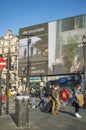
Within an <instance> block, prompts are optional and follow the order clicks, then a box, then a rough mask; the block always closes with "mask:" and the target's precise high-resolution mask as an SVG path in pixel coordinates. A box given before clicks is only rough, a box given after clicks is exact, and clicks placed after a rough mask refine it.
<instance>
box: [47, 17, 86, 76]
mask: <svg viewBox="0 0 86 130" xmlns="http://www.w3.org/2000/svg"><path fill="white" fill-rule="evenodd" d="M85 17H86V16H85V15H82V16H76V17H72V18H67V19H63V20H58V21H54V22H50V23H49V25H48V39H49V42H48V46H49V47H48V51H49V54H48V74H52V75H53V74H68V73H83V72H84V55H83V45H82V38H83V35H85V34H86V20H85V19H86V18H85Z"/></svg>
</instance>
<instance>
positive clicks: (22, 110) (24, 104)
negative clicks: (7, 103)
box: [15, 96, 29, 127]
mask: <svg viewBox="0 0 86 130" xmlns="http://www.w3.org/2000/svg"><path fill="white" fill-rule="evenodd" d="M28 104H29V96H17V97H16V101H15V122H16V125H17V126H18V127H28V126H29V108H28Z"/></svg>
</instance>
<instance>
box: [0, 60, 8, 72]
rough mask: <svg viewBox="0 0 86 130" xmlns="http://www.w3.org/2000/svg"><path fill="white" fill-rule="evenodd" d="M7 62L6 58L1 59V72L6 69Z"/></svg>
mask: <svg viewBox="0 0 86 130" xmlns="http://www.w3.org/2000/svg"><path fill="white" fill-rule="evenodd" d="M6 65H7V63H6V60H5V59H4V58H0V70H2V69H4V68H6Z"/></svg>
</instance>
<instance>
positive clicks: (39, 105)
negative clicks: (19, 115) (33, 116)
mask: <svg viewBox="0 0 86 130" xmlns="http://www.w3.org/2000/svg"><path fill="white" fill-rule="evenodd" d="M39 99H40V101H39V104H38V108H44V90H43V87H40V93H39Z"/></svg>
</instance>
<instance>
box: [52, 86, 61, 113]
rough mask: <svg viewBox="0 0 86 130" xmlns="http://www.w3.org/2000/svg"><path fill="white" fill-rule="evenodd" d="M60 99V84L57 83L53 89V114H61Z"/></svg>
mask: <svg viewBox="0 0 86 130" xmlns="http://www.w3.org/2000/svg"><path fill="white" fill-rule="evenodd" d="M60 106H61V104H60V100H59V84H55V85H54V87H53V90H52V111H51V113H52V114H53V115H56V114H59V109H60Z"/></svg>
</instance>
